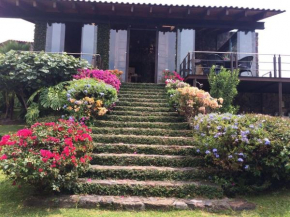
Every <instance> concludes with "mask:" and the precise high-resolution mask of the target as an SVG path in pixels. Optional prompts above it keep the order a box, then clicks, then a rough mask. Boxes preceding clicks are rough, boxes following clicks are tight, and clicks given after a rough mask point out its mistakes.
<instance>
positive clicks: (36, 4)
mask: <svg viewBox="0 0 290 217" xmlns="http://www.w3.org/2000/svg"><path fill="white" fill-rule="evenodd" d="M32 6H33V8H35V9H36V10H38V11H41V12H42V13H43V11H46V8H45V7H44V6H43V4H41V3H40V1H37V0H34V1H33V2H32Z"/></svg>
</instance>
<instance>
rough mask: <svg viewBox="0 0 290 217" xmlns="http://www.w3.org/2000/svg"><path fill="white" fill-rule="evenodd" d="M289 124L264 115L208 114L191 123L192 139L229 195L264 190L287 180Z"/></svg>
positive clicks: (282, 119) (288, 169)
mask: <svg viewBox="0 0 290 217" xmlns="http://www.w3.org/2000/svg"><path fill="white" fill-rule="evenodd" d="M289 127H290V121H289V120H288V119H284V118H280V117H271V116H265V115H254V114H253V115H232V114H230V113H226V114H208V115H198V116H196V117H195V119H194V121H193V129H194V137H195V138H196V139H197V141H198V148H199V150H198V151H200V153H202V154H203V155H204V156H205V159H206V160H207V162H208V165H209V166H213V167H216V168H218V169H220V170H221V171H223V172H224V173H223V175H222V176H220V177H216V178H217V180H218V181H219V182H221V183H223V184H224V187H225V188H226V189H227V190H228V192H229V193H245V192H249V191H257V190H264V189H266V188H269V187H271V186H275V185H281V184H285V183H287V182H288V181H289V179H290V163H289V156H290V143H289V141H290V140H289V139H290V133H289Z"/></svg>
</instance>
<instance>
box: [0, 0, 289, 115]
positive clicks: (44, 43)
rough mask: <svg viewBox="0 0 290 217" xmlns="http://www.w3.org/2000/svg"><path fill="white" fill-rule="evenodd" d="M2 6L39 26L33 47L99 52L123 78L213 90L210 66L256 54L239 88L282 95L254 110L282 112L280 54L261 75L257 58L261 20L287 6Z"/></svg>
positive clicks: (48, 1)
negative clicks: (166, 77) (174, 75)
mask: <svg viewBox="0 0 290 217" xmlns="http://www.w3.org/2000/svg"><path fill="white" fill-rule="evenodd" d="M0 9H1V10H0V17H6V18H22V19H25V20H27V21H30V22H33V23H35V44H34V50H35V51H40V50H45V51H46V52H67V53H71V54H72V55H75V56H80V57H81V58H84V59H87V60H88V61H90V62H91V61H92V60H93V61H94V60H95V59H96V57H97V56H99V55H100V57H101V59H102V68H110V69H113V68H117V69H120V70H122V71H124V74H123V75H122V80H123V81H126V82H155V83H157V82H160V81H161V78H162V71H163V70H164V69H168V70H177V71H178V72H180V73H181V74H182V75H183V76H184V77H185V80H186V81H187V82H193V84H196V83H197V82H199V83H201V82H202V83H203V84H204V88H208V82H207V76H206V71H208V69H207V68H209V67H208V66H211V65H212V62H214V63H215V64H216V65H219V63H220V62H222V64H225V65H224V66H227V67H229V68H231V69H234V68H238V65H239V64H240V62H239V61H240V60H243V58H247V57H248V56H252V59H251V60H246V61H245V62H250V67H249V68H250V70H247V71H246V73H249V71H250V72H251V75H250V77H249V76H246V77H242V78H241V84H240V86H239V91H240V92H242V93H258V94H262V96H259V97H260V99H259V102H260V101H263V100H264V101H265V99H264V98H263V97H264V95H263V94H268V93H275V94H276V93H278V96H279V97H274V98H275V99H276V98H279V102H277V103H276V102H275V103H276V104H277V106H276V107H275V108H273V109H272V110H271V111H270V110H269V111H268V110H267V109H265V108H264V107H265V106H264V105H263V103H262V104H261V103H259V105H258V106H259V108H258V109H257V108H255V109H252V111H255V112H262V113H275V112H279V113H280V114H282V113H283V97H282V92H283V91H284V92H285V91H286V92H287V93H288V92H289V93H290V90H288V89H289V88H288V86H289V85H288V86H287V85H282V84H283V83H287V82H290V79H284V78H282V77H281V67H280V65H279V61H280V62H281V58H280V59H279V57H278V56H277V57H275V58H274V69H273V70H272V66H273V64H272V65H271V67H270V68H271V70H269V71H266V72H263V73H261V71H262V69H261V68H260V67H259V64H260V62H259V61H260V57H259V56H258V55H257V54H258V35H257V33H256V32H255V31H256V30H262V29H264V28H265V25H264V22H261V21H260V20H263V19H265V18H269V17H272V16H275V15H278V14H281V13H283V12H284V11H282V10H269V9H254V8H240V7H207V6H194V5H162V4H147V3H143V4H140V3H122V2H108V1H93V0H92V1H81V0H70V1H68V0H58V1H56V0H42V1H37V0H21V1H20V0H1V2H0ZM96 54H98V55H96ZM217 54H218V55H217ZM249 54H253V55H249ZM208 56H214V57H213V59H209V58H208ZM217 56H218V58H221V59H220V60H217V61H218V62H217V61H216V59H215V58H216V57H217ZM205 60H206V61H205ZM272 60H273V57H272V56H271V61H272ZM276 66H277V67H276ZM265 73H267V74H268V75H267V76H266V77H263V76H264V74H265ZM269 75H273V76H272V77H271V76H269ZM250 96H252V95H251V94H250ZM253 100H254V101H257V99H251V101H253ZM275 103H274V104H275ZM271 104H273V103H271ZM276 104H275V105H276ZM284 107H285V103H284ZM286 107H287V106H286ZM289 107H290V100H289ZM266 110H267V111H266ZM276 110H277V111H276ZM247 112H251V111H247ZM289 112H290V111H289ZM284 113H285V112H284ZM286 113H287V112H286Z"/></svg>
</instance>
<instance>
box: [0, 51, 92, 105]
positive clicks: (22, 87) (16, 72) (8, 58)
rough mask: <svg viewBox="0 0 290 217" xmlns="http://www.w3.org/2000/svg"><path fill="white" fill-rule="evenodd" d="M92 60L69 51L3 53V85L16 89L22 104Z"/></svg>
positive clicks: (0, 80) (0, 74) (0, 73)
mask: <svg viewBox="0 0 290 217" xmlns="http://www.w3.org/2000/svg"><path fill="white" fill-rule="evenodd" d="M86 67H89V63H88V62H87V61H84V60H79V59H77V58H74V57H73V56H70V55H66V54H47V53H44V52H41V53H32V52H27V51H22V52H16V51H10V52H8V53H6V54H5V55H0V87H1V89H3V90H7V91H8V90H9V91H13V92H15V93H16V95H17V97H18V99H19V100H20V102H21V104H22V106H23V107H24V108H25V109H27V104H26V101H27V99H28V98H29V97H30V96H31V94H32V93H34V92H35V91H36V90H39V89H40V88H43V87H49V86H53V85H56V84H58V83H60V82H62V81H68V80H70V79H72V75H75V74H77V69H79V68H86Z"/></svg>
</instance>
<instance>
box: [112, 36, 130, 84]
mask: <svg viewBox="0 0 290 217" xmlns="http://www.w3.org/2000/svg"><path fill="white" fill-rule="evenodd" d="M126 62H127V30H119V31H118V32H117V31H116V30H111V31H110V51H109V68H110V69H119V70H121V71H123V72H124V73H123V75H122V76H121V81H125V78H126V75H127V69H126Z"/></svg>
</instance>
